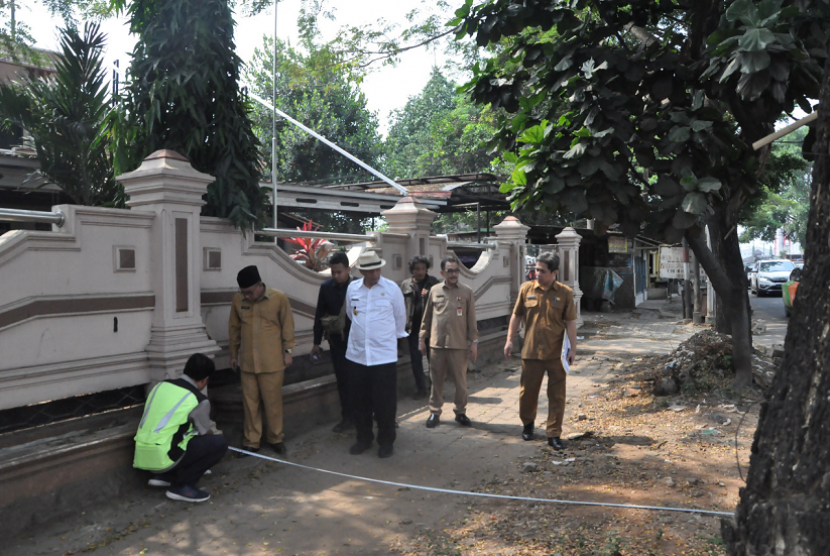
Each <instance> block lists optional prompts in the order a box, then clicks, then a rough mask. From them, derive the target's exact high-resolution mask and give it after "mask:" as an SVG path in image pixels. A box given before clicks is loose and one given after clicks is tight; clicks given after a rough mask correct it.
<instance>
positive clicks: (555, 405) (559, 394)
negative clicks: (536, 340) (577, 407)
mask: <svg viewBox="0 0 830 556" xmlns="http://www.w3.org/2000/svg"><path fill="white" fill-rule="evenodd" d="M545 372H547V373H548V422H547V426H546V428H545V432H546V434H547V436H548V438H556V437H559V436H561V435H562V421H563V420H564V417H565V379H566V378H567V376H568V375H567V373H566V372H565V368H564V367H563V366H562V360H561V359H560V358H559V357H557V358H556V359H522V378H521V387H522V389H521V393H520V394H519V417H520V418H521V419H522V425H529V424H531V423H533V422H534V421H535V420H536V408H537V407H538V405H539V391H540V390H541V389H542V379H544V378H545Z"/></svg>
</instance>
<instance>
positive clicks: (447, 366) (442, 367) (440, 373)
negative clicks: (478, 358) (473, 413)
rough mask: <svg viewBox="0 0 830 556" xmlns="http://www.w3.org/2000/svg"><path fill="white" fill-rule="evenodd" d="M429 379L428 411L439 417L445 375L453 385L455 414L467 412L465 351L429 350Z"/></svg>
mask: <svg viewBox="0 0 830 556" xmlns="http://www.w3.org/2000/svg"><path fill="white" fill-rule="evenodd" d="M429 367H430V371H429V377H430V380H431V381H432V388H431V390H430V393H429V410H430V412H431V413H434V414H435V415H441V406H443V405H444V381H445V380H446V378H447V375H449V376H451V377H452V380H453V382H454V383H455V408H454V411H455V414H456V415H459V414H466V412H467V350H466V349H449V348H434V347H431V348H429Z"/></svg>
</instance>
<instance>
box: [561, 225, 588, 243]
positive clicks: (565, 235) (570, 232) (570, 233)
mask: <svg viewBox="0 0 830 556" xmlns="http://www.w3.org/2000/svg"><path fill="white" fill-rule="evenodd" d="M554 237H555V238H556V239H557V241H559V242H560V243H561V242H562V240H563V239H564V240H568V239H576V240H582V236H581V235H579V234H578V233H577V231H576V230H574V229H573V228H572V227H570V226H568V227H567V228H565V229H564V230H562V232H561V233H559V234H556V235H555V236H554Z"/></svg>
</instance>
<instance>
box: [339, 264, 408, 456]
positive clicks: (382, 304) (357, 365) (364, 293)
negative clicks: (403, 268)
mask: <svg viewBox="0 0 830 556" xmlns="http://www.w3.org/2000/svg"><path fill="white" fill-rule="evenodd" d="M385 264H386V261H384V260H383V259H381V258H380V257H378V254H377V253H376V252H375V251H367V252H365V253H363V254H361V255H360V258H359V259H358V262H357V269H358V270H359V271H360V274H362V275H363V278H358V279H357V280H352V282H351V284H349V289H348V291H347V292H346V316H347V317H348V318H349V319H351V321H352V327H351V330H350V331H349V342H348V347H347V349H346V359H348V360H349V383H350V386H351V388H352V392H353V397H352V403H353V404H354V405H353V406H352V407H353V408H354V419H355V430H356V432H357V442H355V444H354V445H353V446H352V447H351V448H350V449H349V453H350V454H353V455H357V454H362V453H363V452H365V451H366V450H368V449H369V448H370V447H371V446H372V441H373V440H374V433H373V431H372V414H373V413H374V416H375V418H376V419H377V423H378V445H379V446H380V447H379V449H378V457H381V458H388V457H389V456H391V455H392V453H393V449H392V445H393V444H394V442H395V413H396V411H397V408H398V396H397V385H398V371H397V362H398V338H405V337H406V308H405V305H404V300H403V294H402V293H401V289H400V288H399V287H398V285H397V284H395V283H394V282H393V281H391V280H389V279H387V278H384V277H382V276H381V275H380V269H381V267H383V265H385Z"/></svg>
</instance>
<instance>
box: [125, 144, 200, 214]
mask: <svg viewBox="0 0 830 556" xmlns="http://www.w3.org/2000/svg"><path fill="white" fill-rule="evenodd" d="M116 179H117V180H118V181H119V182H121V183H122V184H124V193H125V194H126V195H127V196H129V198H130V200H129V201H127V206H129V207H137V206H142V205H154V204H158V203H170V204H177V205H191V206H199V207H200V206H202V205H204V204H205V201H204V200H203V199H202V196H203V195H204V194H205V193H207V186H208V184H210V183H212V182H213V181H214V177H213V176H211V175H210V174H204V173H202V172H198V171H196V169H194V168H193V166H192V165H191V164H190V162H189V161H188V160H187V158H186V157H185V156H183V155H181V154H180V153H178V152H176V151H174V150H171V149H161V150H158V151H155V152H154V153H152V154H150V156H148V157H147V158H145V159H144V161H143V162H142V163H141V166H139V167H138V168H136V169H135V170H133V171H132V172H127V173H126V174H122V175H120V176H118V177H117V178H116Z"/></svg>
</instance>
